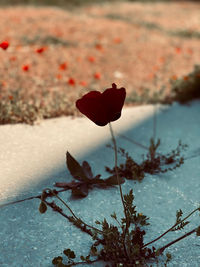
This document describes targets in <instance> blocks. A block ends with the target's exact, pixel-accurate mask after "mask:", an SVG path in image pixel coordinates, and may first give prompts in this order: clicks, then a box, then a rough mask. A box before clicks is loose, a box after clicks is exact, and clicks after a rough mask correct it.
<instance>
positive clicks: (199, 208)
mask: <svg viewBox="0 0 200 267" xmlns="http://www.w3.org/2000/svg"><path fill="white" fill-rule="evenodd" d="M198 210H200V207H198V208H196V209H195V210H193V211H192V212H191V213H190V214H189V215H187V216H186V217H185V218H183V219H182V220H181V221H180V222H178V223H175V224H174V225H173V226H172V227H171V228H169V229H168V230H167V231H166V232H164V233H163V234H162V235H160V236H159V237H157V238H155V239H154V240H152V241H151V242H149V243H146V244H144V245H143V246H142V248H144V247H146V246H148V245H150V244H152V243H154V242H156V241H157V240H159V239H160V238H162V237H163V236H164V235H166V234H167V233H169V232H170V231H171V230H173V228H174V227H176V226H177V225H179V224H180V223H182V222H183V221H185V220H186V219H188V218H189V217H190V216H191V215H192V214H193V213H195V212H196V211H198Z"/></svg>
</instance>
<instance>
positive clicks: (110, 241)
mask: <svg viewBox="0 0 200 267" xmlns="http://www.w3.org/2000/svg"><path fill="white" fill-rule="evenodd" d="M125 95H126V91H125V89H124V88H120V89H118V88H117V86H116V84H112V88H108V89H106V90H105V91H104V92H103V93H100V92H97V91H91V92H89V93H87V94H86V95H84V96H83V97H82V98H81V99H79V100H77V102H76V106H77V108H78V109H79V110H80V111H81V112H82V113H83V114H84V115H85V116H87V117H88V118H89V119H90V120H92V121H93V122H94V123H95V124H97V125H99V126H105V125H106V124H109V129H110V133H111V137H112V142H113V147H112V148H113V150H114V153H115V167H114V169H113V170H110V169H108V168H107V170H108V171H109V172H111V173H112V174H113V176H111V178H108V179H105V180H100V178H99V175H97V176H95V177H94V176H93V174H92V171H91V168H90V166H89V164H88V163H87V162H83V164H82V166H81V165H80V164H79V163H78V162H77V161H76V160H75V159H74V158H73V157H72V156H71V155H70V153H69V152H68V153H67V166H68V169H69V171H70V173H71V174H72V176H73V177H74V178H75V179H76V180H79V182H74V183H70V186H71V185H72V193H73V185H77V184H78V195H79V196H82V197H84V196H86V195H87V193H88V187H89V185H91V184H92V185H95V184H96V183H97V184H101V183H104V184H106V185H109V183H108V184H107V182H108V181H110V180H112V185H114V184H116V183H117V184H118V186H119V191H120V196H121V201H122V204H123V212H124V217H123V218H121V220H119V219H118V217H117V214H116V213H115V212H114V213H112V214H111V217H112V218H113V219H114V221H115V224H109V223H108V221H107V220H106V219H105V218H104V220H103V221H101V222H100V221H96V222H95V223H96V224H97V225H98V226H99V227H100V228H99V227H98V228H97V227H94V226H91V225H88V224H87V223H85V222H84V221H83V220H82V219H81V218H78V217H77V216H76V215H75V214H74V212H73V211H72V209H71V208H70V207H69V205H68V204H67V203H66V202H64V201H63V200H62V199H61V198H60V197H59V196H58V192H57V191H56V190H51V189H45V190H43V194H42V195H41V203H40V206H39V211H40V212H41V213H45V212H46V210H47V206H50V207H51V208H52V209H53V210H54V211H57V212H58V213H60V214H61V215H62V216H64V217H65V218H67V219H68V220H69V221H70V222H71V223H73V224H74V225H75V226H76V227H78V228H79V229H80V230H82V231H83V232H85V233H87V234H89V235H90V236H91V237H92V239H93V241H94V242H93V244H92V246H91V248H90V252H89V254H88V255H87V256H83V255H82V256H81V257H80V259H81V262H76V261H74V259H75V258H76V254H75V252H74V251H72V250H71V249H70V248H67V249H64V251H63V253H64V255H65V256H66V257H67V262H66V263H65V260H63V257H62V256H58V257H55V258H54V259H53V260H52V263H53V264H54V265H55V266H57V267H70V266H73V265H78V264H82V263H88V264H92V263H93V262H96V261H104V262H107V264H106V266H107V267H108V266H111V267H119V266H121V267H128V266H133V267H134V266H135V267H136V266H148V263H149V261H150V260H155V261H157V260H158V257H159V256H160V255H162V254H163V252H164V251H165V249H166V248H167V247H169V246H171V245H173V244H174V243H176V242H178V241H180V240H181V239H183V238H185V237H187V236H189V235H191V234H193V233H196V235H197V236H199V232H200V226H198V227H196V228H194V229H192V230H191V231H190V232H188V233H186V234H184V235H183V236H181V237H179V238H178V239H175V240H173V241H171V242H170V243H168V244H167V245H165V246H163V247H161V248H157V249H156V248H155V247H154V246H152V247H150V246H149V245H151V244H153V243H154V242H156V241H157V240H159V239H161V238H162V237H163V236H165V235H166V234H167V233H169V232H171V231H178V230H182V229H184V227H185V226H186V225H188V224H189V221H187V219H188V218H189V217H190V216H191V215H192V214H194V213H195V212H199V211H200V207H197V208H196V209H194V210H193V211H192V212H191V213H190V214H188V215H187V216H186V217H184V218H182V216H183V212H182V210H181V209H179V210H178V211H177V213H176V220H175V224H174V225H173V226H172V227H170V228H169V229H168V230H167V231H165V232H164V233H163V234H162V235H160V236H158V237H157V238H155V239H154V240H152V241H150V242H148V243H146V244H145V243H144V236H145V234H146V231H145V229H144V228H145V227H146V226H147V225H148V224H149V223H148V219H149V218H148V217H147V216H145V215H144V214H143V213H138V212H137V211H136V206H135V205H134V195H133V190H132V189H131V190H130V191H129V193H128V194H125V195H123V193H122V188H121V183H122V182H123V180H122V179H123V177H125V178H127V177H128V178H129V179H130V177H131V178H132V179H133V177H134V178H135V179H136V180H139V181H140V180H142V178H143V177H144V172H148V173H151V174H154V173H158V172H167V171H168V170H172V169H175V168H177V167H179V166H180V165H181V164H183V158H182V157H180V151H181V149H184V148H185V147H186V146H185V145H182V144H181V142H179V144H178V146H177V148H176V149H175V150H173V151H172V152H171V153H169V154H167V155H164V156H163V155H160V154H158V153H157V149H158V147H159V145H160V140H158V141H157V142H156V143H155V141H154V139H151V140H150V146H149V149H148V154H147V157H146V160H144V161H143V163H142V164H141V165H138V164H137V163H135V162H134V161H133V160H132V159H131V157H130V156H129V154H128V153H127V152H125V150H124V149H122V148H120V149H117V145H116V140H115V136H114V132H113V129H112V126H111V123H110V122H111V121H114V120H117V119H119V117H120V116H121V110H122V107H123V104H124V100H125ZM112 99H114V100H115V101H114V102H112V104H110V105H109V102H110V100H112ZM103 107H104V110H103ZM102 111H104V112H102ZM118 152H120V153H121V154H122V155H123V156H124V157H125V158H126V164H125V165H121V166H120V167H118V164H117V155H118ZM176 157H180V158H179V160H178V163H177V162H176V161H177V159H176ZM130 161H131V164H132V165H131V164H130V163H129V162H130ZM162 162H164V164H165V165H168V164H172V163H174V166H173V167H170V168H165V169H162V168H161V164H162ZM126 172H127V173H128V175H127V173H126ZM99 181H101V182H100V183H99ZM113 182H114V183H113ZM57 185H58V186H61V187H65V186H66V187H68V186H69V184H68V183H61V184H60V185H59V184H57ZM85 189H86V194H85V195H84V192H85V191H84V190H85ZM47 190H48V192H46V191H47ZM76 190H77V188H76ZM82 193H83V194H82ZM49 196H51V197H52V196H54V197H56V198H57V199H58V200H60V201H61V202H62V203H63V204H64V206H65V207H66V208H67V209H68V210H69V211H70V213H71V214H72V216H68V215H66V214H65V213H64V212H63V210H62V209H61V208H60V207H59V206H58V205H57V204H56V203H55V202H54V201H53V202H48V201H47V198H48V197H49ZM170 259H171V254H169V253H167V254H166V263H165V265H166V264H167V262H168V261H170ZM109 264H111V265H109Z"/></svg>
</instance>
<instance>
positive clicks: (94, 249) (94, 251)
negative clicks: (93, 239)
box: [90, 246, 98, 256]
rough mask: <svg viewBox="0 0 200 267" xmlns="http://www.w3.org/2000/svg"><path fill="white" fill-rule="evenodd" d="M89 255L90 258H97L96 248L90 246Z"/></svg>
mask: <svg viewBox="0 0 200 267" xmlns="http://www.w3.org/2000/svg"><path fill="white" fill-rule="evenodd" d="M90 253H91V255H92V256H97V255H98V252H97V248H96V247H95V246H92V247H91V250H90Z"/></svg>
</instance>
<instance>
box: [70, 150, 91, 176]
mask: <svg viewBox="0 0 200 267" xmlns="http://www.w3.org/2000/svg"><path fill="white" fill-rule="evenodd" d="M66 158H67V159H66V163H67V167H68V169H69V171H70V173H71V175H72V176H73V177H74V179H77V180H79V181H88V180H89V179H88V178H87V177H86V175H85V173H84V170H83V168H82V167H81V165H80V164H79V163H78V162H77V161H76V160H75V158H73V157H72V155H71V154H70V153H69V152H68V151H67V154H66Z"/></svg>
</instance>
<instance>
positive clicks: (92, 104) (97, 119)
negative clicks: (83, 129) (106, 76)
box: [76, 83, 126, 126]
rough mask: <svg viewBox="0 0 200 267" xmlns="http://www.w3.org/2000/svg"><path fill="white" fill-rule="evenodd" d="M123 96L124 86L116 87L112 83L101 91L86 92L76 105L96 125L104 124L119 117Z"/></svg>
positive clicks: (124, 95)
mask: <svg viewBox="0 0 200 267" xmlns="http://www.w3.org/2000/svg"><path fill="white" fill-rule="evenodd" d="M125 98H126V90H125V88H123V87H122V88H120V89H118V88H117V85H116V84H115V83H113V84H112V88H108V89H106V90H105V91H104V92H103V93H101V92H99V91H91V92H89V93H87V94H86V95H84V96H83V97H82V98H81V99H78V100H77V101H76V107H77V108H78V109H79V111H80V112H81V113H83V114H84V115H85V116H87V117H88V118H89V119H90V120H91V121H93V122H94V123H96V124H97V125H99V126H105V125H106V124H107V123H109V122H111V121H116V120H118V119H119V118H120V116H121V110H122V107H123V105H124V101H125Z"/></svg>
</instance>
